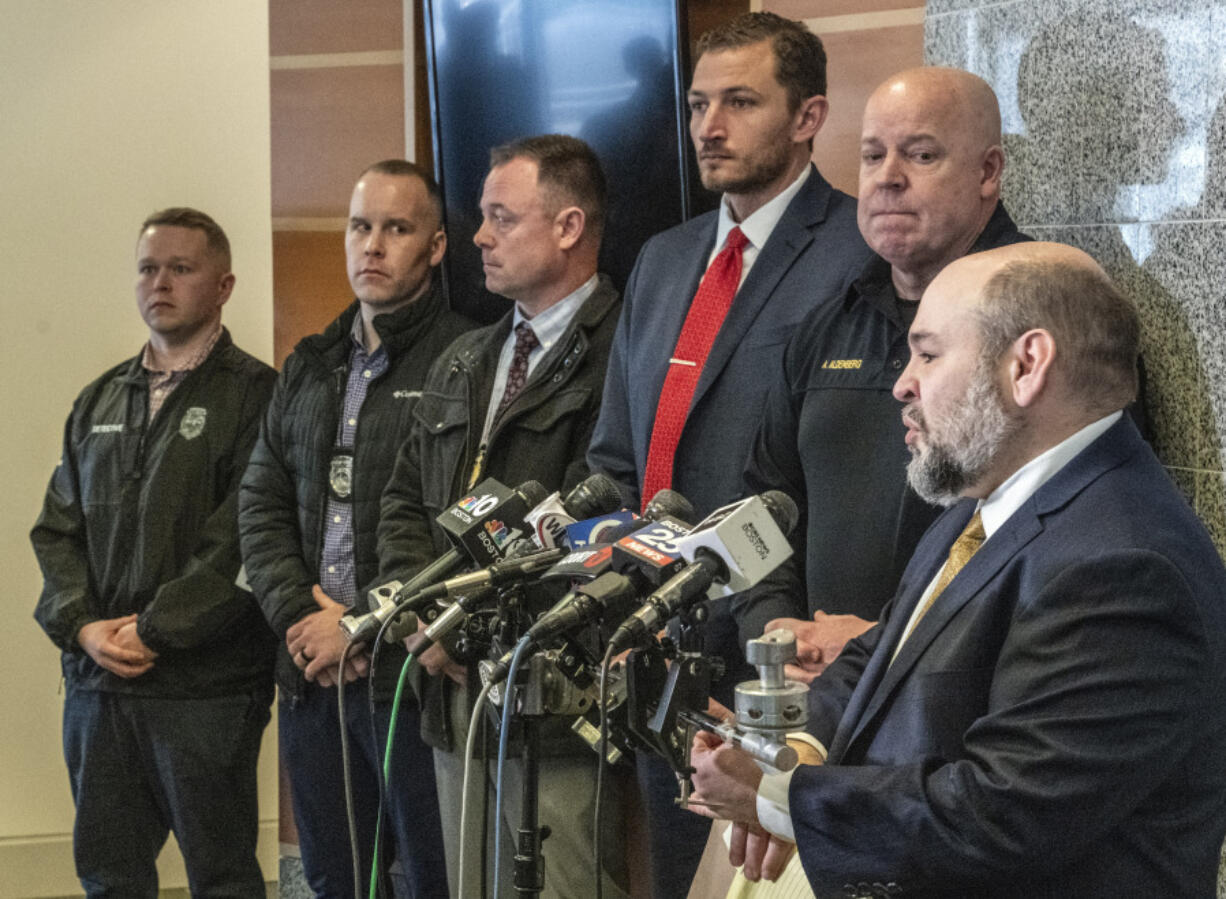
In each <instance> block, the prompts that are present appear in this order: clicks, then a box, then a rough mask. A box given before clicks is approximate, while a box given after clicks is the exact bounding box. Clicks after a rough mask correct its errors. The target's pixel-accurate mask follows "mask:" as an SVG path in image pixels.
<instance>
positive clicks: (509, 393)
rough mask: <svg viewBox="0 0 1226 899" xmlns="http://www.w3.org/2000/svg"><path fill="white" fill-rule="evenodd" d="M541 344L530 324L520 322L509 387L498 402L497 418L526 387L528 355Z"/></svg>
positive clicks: (509, 374) (517, 328)
mask: <svg viewBox="0 0 1226 899" xmlns="http://www.w3.org/2000/svg"><path fill="white" fill-rule="evenodd" d="M540 345H541V342H540V341H539V340H537V339H536V334H535V333H533V331H532V326H531V325H530V324H528V323H527V322H520V323H519V324H518V325H516V326H515V350H514V352H512V354H511V367H510V369H509V370H508V371H507V387H506V390H504V391H503V393H502V401H501V402H499V403H498V411H497V412H495V413H494V417H495V418H500V417H501V416H502V413H503V412H505V411H506V409H507V406H509V405H511V403H512V401H514V399H515V397H517V396H519V392H520V391H521V390H523V389H524V383H525V382H526V381H527V380H528V356H529V354H530V353H531V352H532V351H533V350H535V349H536V348H537V347H538V346H540Z"/></svg>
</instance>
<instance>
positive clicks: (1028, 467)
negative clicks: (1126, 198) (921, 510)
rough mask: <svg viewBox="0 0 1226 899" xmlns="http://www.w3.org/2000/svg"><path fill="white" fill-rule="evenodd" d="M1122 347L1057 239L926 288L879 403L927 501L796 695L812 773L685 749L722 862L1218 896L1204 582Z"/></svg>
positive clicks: (1225, 593)
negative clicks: (825, 660) (897, 409)
mask: <svg viewBox="0 0 1226 899" xmlns="http://www.w3.org/2000/svg"><path fill="white" fill-rule="evenodd" d="M1139 333H1140V324H1139V321H1138V319H1137V315H1136V311H1135V309H1134V308H1133V307H1132V304H1131V303H1130V302H1128V301H1127V300H1126V299H1125V298H1124V297H1123V296H1122V295H1121V294H1120V293H1119V292H1118V290H1117V289H1116V288H1115V286H1114V285H1113V284H1112V283H1111V281H1110V279H1108V277H1107V276H1106V275H1105V274H1104V273H1103V271H1102V270H1101V269H1100V268H1099V267H1098V266H1097V265H1096V264H1095V263H1094V261H1093V260H1091V259H1090V258H1089V257H1088V256H1086V255H1085V254H1084V253H1082V252H1081V251H1079V250H1075V249H1073V248H1072V247H1067V246H1062V245H1059V244H1041V243H1029V244H1018V245H1015V246H1011V247H1005V248H1002V249H997V250H992V251H989V252H985V253H978V254H974V255H971V256H968V257H966V258H964V259H961V260H958V261H956V262H953V263H951V264H950V265H949V266H948V267H947V268H945V269H944V270H943V271H942V272H941V273H940V274H939V275H938V276H937V277H936V279H935V280H934V281H933V282H932V284H931V285H930V286H929V288H928V290H927V291H926V292H925V294H924V297H923V300H922V302H921V304H920V308H919V311H918V313H917V315H916V318H915V321H914V323H913V324H912V326H911V330H910V334H909V342H910V346H911V361H910V363H909V364H908V366H907V368H906V370H905V371H903V373H902V375H901V376H900V378H899V379H898V381H897V383H896V384H895V386H894V396H895V398H896V399H898V400H900V401H901V402H903V403H904V404H905V407H904V409H903V412H902V420H903V423H904V425H905V426H906V429H907V430H906V437H905V441H906V445H907V446H908V447H909V449H910V451H911V453H912V455H913V457H914V459H913V461H912V463H911V466H910V467H909V469H908V475H909V479H910V482H911V485H912V486H913V487H914V488H915V489H916V490H917V491H918V492H919V493H920V494H921V495H923V496H924V497H926V498H927V499H930V500H932V501H934V502H938V503H941V504H946V505H948V506H949V508H948V509H947V510H946V512H945V513H944V514H943V515H942V516H941V517H940V518H939V519H938V520H937V521H936V522H935V523H934V524H933V526H932V527H931V528H930V529H929V530H928V532H927V533H926V534H925V535H924V538H923V540H922V541H921V542H920V544H919V546H918V547H917V549H916V551H915V554H914V555H913V556H912V558H911V561H910V563H909V564H908V565H907V568H906V570H905V571H904V572H903V576H902V579H901V582H900V585H899V588H898V591H897V593H896V594H895V597H894V599H893V601H892V602H891V603H890V604H889V605H887V606H886V608H885V609H884V610H883V612H882V615H881V620H880V622H878V624H877V625H876V626H874V627H873V628H872V629H870V630H869V631H867V632H866V633H865V634H863V635H862V636H860V637H858V638H856V639H854V640H852V641H851V642H849V643H848V644H847V648H846V650H845V651H844V652H843V653H842V654H841V655H840V656H839V657H838V659H837V660H836V661H835V662H834V663H833V664H832V665H830V667H829V668H827V669H826V671H825V673H824V674H823V675H822V676H821V677H820V678H818V679H817V680H816V681H814V683H813V686H812V689H811V692H810V694H809V707H810V720H809V723H808V725H807V730H808V733H809V736H810V737H812V738H815V739H816V740H817V741H819V742H820V744H821V745H822V746H823V747H824V748H826V749H828V752H827V753H826V759H825V763H824V764H821V765H801V766H799V767H797V768H795V769H794V770H793V771H791V772H788V773H786V774H766V775H764V774H763V772H762V770H761V769H760V768H758V766H757V764H756V763H755V762H754V761H753V760H752V759H751V758H750V757H749V756H748V755H747V754H745V753H744V752H742V751H741V750H739V749H736V748H734V747H732V746H731V745H724V744H721V743H720V741H719V739H718V738H717V737H714V736H711V735H708V734H699V735H698V737H697V738H696V740H695V744H694V749H693V755H692V761H693V764H694V767H695V769H696V771H695V773H694V776H693V781H694V786H695V788H696V792H695V798H696V800H697V803H696V806H695V807H696V809H697V810H700V811H703V812H704V813H707V814H710V813H712V811H714V812H716V813H718V815H719V816H720V817H724V818H728V819H730V820H732V821H734V822H736V827H735V828H734V835H733V839H732V860H733V862H734V863H739V861H741V860H743V859H744V858H745V856H746V854H747V853H748V854H749V855H750V856H751V859H750V860H751V861H752V870H753V872H754V876H755V877H756V876H757V874H758V873H762V874H764V875H765V876H766V877H767V878H773V877H774V876H776V875H777V874H778V872H779V869H780V867H781V864H782V861H783V859H784V858H785V857H786V853H785V852H783V851H779V847H781V846H782V847H786V846H787V841H794V842H795V844H796V846H797V848H798V850H799V857H800V861H801V863H802V865H803V868H804V874H805V876H806V878H807V880H808V882H809V885H810V886H811V887H812V889H813V891H814V893H815V894H817V895H818V896H831V895H839V896H879V895H895V894H903V893H905V894H907V895H910V896H950V895H958V896H962V895H976V896H978V895H992V896H1018V897H1022V896H1025V897H1033V896H1050V895H1086V896H1122V895H1129V896H1207V895H1212V894H1213V891H1214V888H1215V883H1216V876H1217V868H1218V854H1219V850H1220V847H1221V845H1222V838H1223V836H1224V835H1226V706H1223V704H1222V702H1221V696H1222V693H1223V690H1224V689H1226V661H1224V660H1226V567H1223V565H1222V560H1221V559H1220V558H1219V556H1218V553H1217V550H1216V548H1215V547H1214V545H1213V542H1212V540H1211V539H1210V537H1209V535H1208V533H1207V532H1206V530H1205V528H1204V525H1203V524H1201V522H1200V521H1199V520H1197V518H1196V516H1195V514H1194V513H1193V512H1192V510H1191V509H1190V508H1189V507H1188V504H1187V502H1186V501H1185V500H1184V499H1183V497H1182V496H1181V495H1180V493H1179V491H1178V490H1177V489H1176V487H1175V486H1174V484H1173V483H1172V482H1171V480H1170V478H1169V477H1168V476H1167V474H1166V472H1165V470H1164V469H1163V467H1162V465H1161V463H1160V462H1159V461H1158V459H1157V458H1156V457H1155V456H1154V454H1153V452H1152V451H1151V450H1150V448H1149V447H1148V445H1146V443H1145V442H1144V440H1143V439H1142V437H1141V434H1140V433H1139V431H1138V429H1137V427H1136V425H1135V424H1134V423H1133V421H1132V418H1131V417H1130V416H1129V415H1127V414H1125V411H1124V410H1125V407H1126V406H1127V405H1128V404H1129V403H1130V402H1132V400H1133V399H1134V397H1135V396H1136V391H1137V381H1138V377H1137V346H1138V339H1139ZM762 829H764V830H765V831H766V832H769V833H770V834H772V837H771V839H770V840H769V842H768V841H766V840H762V839H759V840H756V841H752V842H751V841H749V840H748V839H747V835H748V834H749V833H750V832H751V831H753V830H759V832H761V830H762ZM750 860H747V861H746V870H747V871H749V870H750V869H751V865H750V863H749V861H750Z"/></svg>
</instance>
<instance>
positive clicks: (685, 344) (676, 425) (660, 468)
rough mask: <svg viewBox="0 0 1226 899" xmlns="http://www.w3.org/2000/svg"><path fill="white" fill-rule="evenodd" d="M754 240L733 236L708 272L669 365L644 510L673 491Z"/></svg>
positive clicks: (645, 481) (645, 483) (646, 478)
mask: <svg viewBox="0 0 1226 899" xmlns="http://www.w3.org/2000/svg"><path fill="white" fill-rule="evenodd" d="M747 243H749V239H748V238H747V237H745V235H744V234H742V233H741V229H740V228H733V229H732V230H731V231H729V232H728V239H727V241H726V242H725V243H724V248H723V249H722V250H720V251H719V255H718V256H716V257H715V259H714V260H713V261H712V262H711V265H710V266H709V267H708V268H707V273H706V274H705V275H703V276H702V283H700V284H699V285H698V292H697V293H695V294H694V301H693V302H692V303H690V311H689V312H688V313H686V316H685V324H684V325H682V326H681V336H680V337H678V338H677V346H676V347H675V348H674V349H673V356H672V358H671V359H670V360H669V363H668V374H667V375H666V376H665V378H664V388H663V389H662V390H661V391H660V400H659V404H658V405H657V406H656V420H655V424H654V425H653V426H652V429H651V443H650V444H649V446H648V448H647V470H646V471H645V472H644V473H643V491H642V504H643V507H644V508H645V507H646V506H647V503H648V502H650V501H651V498H652V497H653V496H655V495H656V493H657V491H660V490H663V489H664V488H665V487H669V486H671V485H672V481H673V456H674V455H676V452H677V443H678V442H679V441H680V440H681V430H682V428H684V427H685V418H686V416H687V415H688V414H689V411H690V400H692V399H693V398H694V388H695V387H696V386H697V385H698V378H699V376H700V375H701V374H702V367H703V365H705V364H706V361H707V354H708V353H710V352H711V345H712V344H713V343H715V335H716V334H718V333H719V329H720V326H721V325H722V324H723V323H724V317H725V316H726V315H727V314H728V310H729V308H731V306H732V298H733V297H735V296H736V291H737V287H739V286H740V283H741V262H742V259H743V256H742V251H743V250H744V248H745V244H747Z"/></svg>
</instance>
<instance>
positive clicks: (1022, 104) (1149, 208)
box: [925, 0, 1226, 555]
mask: <svg viewBox="0 0 1226 899" xmlns="http://www.w3.org/2000/svg"><path fill="white" fill-rule="evenodd" d="M1224 51H1226V0H1005V2H999V0H996V2H990V0H928V6H927V17H926V20H925V59H926V61H927V62H929V63H931V64H940V65H953V66H958V67H961V68H965V69H969V70H970V71H972V72H975V73H977V74H979V75H981V76H983V77H984V78H986V79H987V80H988V81H989V82H990V83H991V84H992V86H993V87H994V88H995V89H996V92H997V95H998V96H999V97H1000V102H1001V111H1002V114H1003V117H1004V130H1005V148H1006V153H1007V154H1008V163H1007V166H1006V171H1005V187H1004V192H1005V203H1006V204H1007V205H1008V207H1009V209H1010V211H1011V212H1012V213H1013V216H1014V218H1015V219H1016V220H1017V221H1018V223H1019V225H1021V226H1022V227H1023V229H1024V230H1025V231H1027V232H1029V233H1030V234H1032V235H1033V236H1034V237H1036V238H1039V239H1042V240H1057V241H1062V242H1065V243H1071V244H1074V245H1076V246H1079V247H1081V248H1082V249H1084V250H1086V251H1087V252H1089V253H1091V254H1092V255H1093V256H1095V258H1097V259H1098V260H1099V261H1100V262H1101V263H1102V264H1103V265H1104V266H1105V267H1106V268H1107V269H1108V271H1110V272H1111V274H1112V275H1113V276H1114V277H1115V278H1116V279H1117V281H1118V282H1119V284H1120V285H1121V286H1122V287H1123V288H1124V289H1125V290H1127V291H1128V292H1129V294H1130V295H1131V296H1132V297H1133V298H1134V299H1135V301H1136V302H1137V304H1138V306H1139V308H1140V311H1141V315H1142V321H1143V325H1144V337H1143V348H1142V349H1143V353H1144V360H1145V366H1146V372H1147V383H1146V386H1145V397H1146V400H1147V403H1148V408H1149V413H1150V417H1151V424H1152V428H1153V432H1154V434H1153V439H1154V445H1155V448H1156V450H1157V452H1158V455H1159V457H1160V458H1161V459H1162V461H1163V462H1164V463H1165V464H1166V466H1167V468H1168V470H1169V471H1170V473H1171V476H1172V477H1173V478H1174V480H1175V481H1176V482H1177V483H1178V484H1179V485H1180V487H1181V488H1182V489H1183V491H1184V493H1185V494H1186V495H1187V497H1188V499H1189V501H1190V502H1191V503H1192V504H1193V505H1194V506H1195V508H1196V510H1197V512H1198V513H1199V514H1200V516H1201V518H1202V519H1203V520H1204V521H1205V523H1206V525H1207V526H1208V527H1209V529H1210V531H1211V532H1212V533H1213V535H1214V539H1215V541H1216V543H1217V546H1218V549H1219V551H1220V552H1222V553H1223V555H1226V478H1224V476H1223V462H1224V461H1226V379H1224V378H1223V375H1224V374H1226V371H1224V369H1226V287H1224V286H1223V283H1224V275H1226V52H1224Z"/></svg>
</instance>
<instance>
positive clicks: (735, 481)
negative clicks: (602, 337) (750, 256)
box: [588, 168, 870, 517]
mask: <svg viewBox="0 0 1226 899" xmlns="http://www.w3.org/2000/svg"><path fill="white" fill-rule="evenodd" d="M718 217H719V213H718V212H710V213H707V214H706V215H701V216H698V217H697V218H695V219H692V220H690V221H688V222H686V223H684V224H681V225H678V226H677V227H675V228H670V229H669V230H668V231H665V232H664V233H663V234H658V235H656V236H655V237H653V238H652V239H651V240H649V241H648V242H647V244H646V245H645V246H644V247H643V250H642V252H641V253H639V258H638V262H637V263H636V264H635V266H634V271H633V272H632V273H631V274H630V280H629V282H628V283H627V284H626V291H625V295H624V308H623V312H622V317H621V322H620V323H619V325H618V328H617V334H616V336H615V337H614V341H613V349H612V352H611V354H610V356H609V372H608V375H607V377H606V379H605V394H604V402H603V403H602V405H601V409H600V419H599V421H598V422H597V423H596V431H595V433H594V435H593V438H592V445H591V448H590V449H589V450H588V465H589V466H590V467H591V469H592V470H593V471H604V472H607V473H608V474H609V475H611V476H612V477H613V478H615V479H616V480H617V481H618V482H619V483H620V484H621V485H622V487H623V491H624V493H625V494H626V497H627V501H628V502H629V503H630V504H632V505H634V506H635V507H636V508H637V506H638V505H639V488H640V486H641V484H642V479H643V472H644V470H645V469H646V465H647V447H648V444H649V443H650V441H651V429H652V426H653V424H654V423H655V417H656V404H657V403H658V402H659V398H660V389H661V387H662V386H663V384H664V376H665V374H666V373H667V371H668V360H669V357H670V356H672V353H673V348H674V347H675V346H676V343H677V337H678V335H679V334H680V333H681V325H682V323H683V322H684V321H685V316H686V313H687V312H688V311H689V308H690V301H691V300H692V299H693V298H694V293H695V291H696V290H697V289H698V282H699V281H700V280H701V279H702V275H703V273H704V272H705V271H706V268H707V259H708V257H709V256H710V254H711V250H712V249H713V247H714V244H715V231H716V226H717V223H718ZM869 255H870V253H869V250H868V247H866V246H865V244H864V241H863V239H862V238H861V237H860V232H859V230H858V229H857V227H856V201H855V200H854V199H853V198H851V197H849V196H847V195H846V194H844V193H842V192H840V191H837V190H835V189H834V188H833V187H831V186H830V184H829V183H828V182H827V181H826V179H824V178H823V177H822V176H821V175H820V174H819V173H818V171H817V169H816V168H811V171H810V175H809V179H808V180H807V181H806V182H805V184H804V186H803V187H802V188H801V189H800V192H799V193H797V195H796V196H795V197H794V198H793V199H792V202H791V203H790V204H789V205H788V208H787V209H786V210H785V211H784V214H783V217H782V218H780V220H779V223H778V224H777V225H776V226H775V230H774V231H773V232H772V233H771V236H770V239H769V240H768V241H767V242H766V246H764V247H763V248H762V250H761V252H760V254H759V255H758V258H757V260H756V261H755V262H754V266H753V268H752V269H751V270H750V272H749V275H748V276H746V278H745V283H744V284H742V285H741V288H740V290H739V291H737V295H736V299H735V300H734V301H733V303H732V308H731V310H729V312H728V317H727V318H726V319H725V320H724V323H723V326H722V327H721V328H720V331H719V335H718V336H717V337H716V339H715V343H714V345H713V346H712V347H711V353H710V355H709V356H708V357H707V361H706V364H705V365H704V367H703V370H702V376H701V377H700V378H699V380H698V385H697V387H696V388H695V390H694V399H693V401H692V403H691V406H690V413H689V417H688V418H687V420H686V423H685V429H684V430H683V431H682V434H681V440H680V442H679V443H678V445H677V454H676V459H675V463H674V470H673V489H675V490H677V491H679V492H680V493H681V494H682V495H683V496H685V498H686V499H688V500H689V501H690V502H692V503H693V504H694V508H695V511H696V513H697V514H698V516H699V517H701V516H703V515H705V514H706V513H707V512H709V511H711V510H712V509H714V508H716V507H718V506H720V505H723V504H724V503H727V502H730V501H731V500H733V499H736V498H738V497H739V496H740V495H741V492H742V489H743V488H742V485H741V468H742V464H743V463H744V461H745V457H746V455H748V452H749V447H750V444H751V442H752V440H753V437H754V432H755V431H756V430H757V426H758V421H759V416H760V414H761V409H762V403H763V401H764V399H765V397H766V391H767V389H768V388H769V387H770V385H771V383H772V382H773V381H774V380H775V379H776V378H777V377H778V373H779V370H780V365H781V362H782V358H783V350H784V347H785V346H786V345H787V340H788V337H789V336H791V333H792V331H793V330H794V328H795V327H796V325H797V324H798V323H799V322H800V320H801V319H802V318H803V317H804V315H805V313H807V312H808V311H809V310H810V309H812V308H814V307H815V306H817V305H819V304H821V303H825V302H829V301H833V300H835V299H837V298H838V297H840V296H842V294H843V292H844V290H845V289H846V287H847V285H848V284H849V283H850V282H851V281H852V279H854V278H855V277H856V275H858V274H859V272H860V269H861V268H862V267H863V265H864V263H865V261H866V260H867V259H868V257H869Z"/></svg>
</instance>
